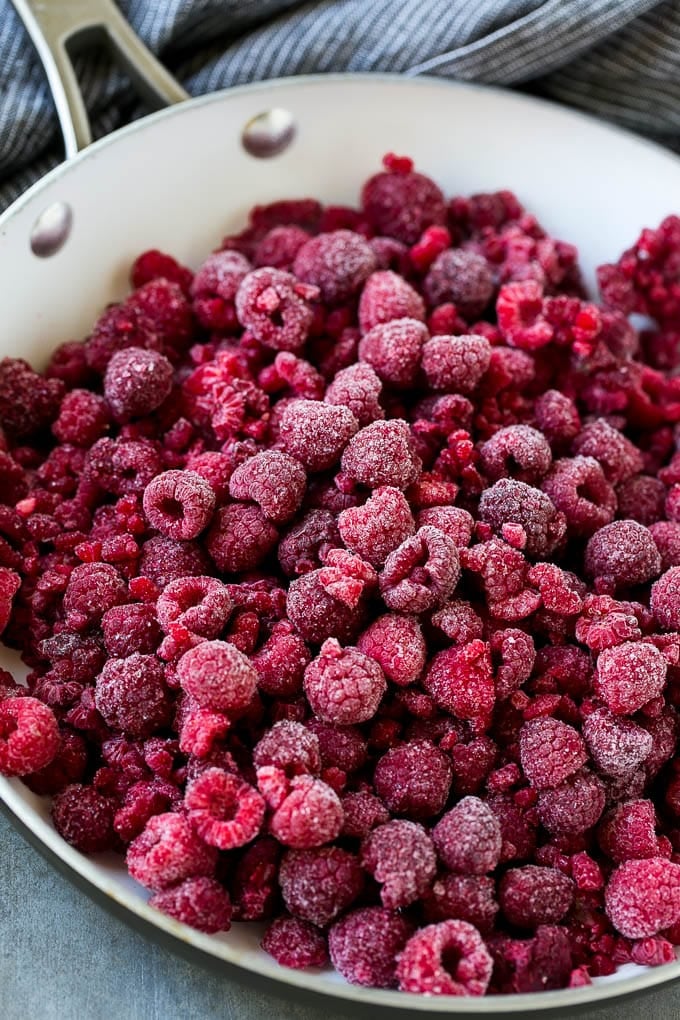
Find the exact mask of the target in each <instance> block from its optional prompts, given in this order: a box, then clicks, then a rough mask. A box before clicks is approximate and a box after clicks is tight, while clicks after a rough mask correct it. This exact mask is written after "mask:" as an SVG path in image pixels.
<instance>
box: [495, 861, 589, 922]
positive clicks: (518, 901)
mask: <svg viewBox="0 0 680 1020" xmlns="http://www.w3.org/2000/svg"><path fill="white" fill-rule="evenodd" d="M573 898H574V883H573V882H572V880H571V879H570V878H568V877H567V876H566V875H563V874H562V872H561V871H558V870H557V869H556V868H539V867H536V866H535V865H533V864H528V865H526V866H525V867H523V868H513V869H511V870H510V871H508V872H506V873H505V875H504V876H503V878H502V879H501V882H500V884H499V887H498V900H499V902H500V905H501V910H502V911H503V913H504V914H505V917H506V918H507V920H508V921H509V922H510V923H511V924H514V925H515V926H516V927H518V928H535V927H536V926H537V925H539V924H557V923H558V922H559V921H561V920H562V918H563V917H564V916H565V914H566V913H567V912H568V910H569V908H570V907H571V904H572V900H573Z"/></svg>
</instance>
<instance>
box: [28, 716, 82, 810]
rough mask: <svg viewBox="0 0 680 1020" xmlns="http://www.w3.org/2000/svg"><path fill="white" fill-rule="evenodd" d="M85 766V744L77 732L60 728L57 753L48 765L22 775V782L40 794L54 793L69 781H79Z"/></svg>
mask: <svg viewBox="0 0 680 1020" xmlns="http://www.w3.org/2000/svg"><path fill="white" fill-rule="evenodd" d="M86 767H87V745H86V743H85V741H84V740H83V738H82V737H81V736H80V735H79V734H78V733H73V732H72V731H71V730H68V729H66V728H65V727H64V728H63V729H62V730H61V733H60V740H59V747H58V749H57V753H56V755H55V756H54V758H53V759H52V761H51V762H50V763H49V764H48V765H44V766H43V767H42V768H41V769H38V771H37V772H32V773H31V774H30V775H27V776H24V777H23V782H24V784H25V785H26V786H27V787H28V788H29V790H32V791H33V793H37V794H39V795H40V796H44V795H45V794H51V795H54V794H55V793H59V791H60V790H63V789H64V787H65V786H68V785H69V783H79V782H80V780H81V779H82V778H83V776H84V774H85V769H86Z"/></svg>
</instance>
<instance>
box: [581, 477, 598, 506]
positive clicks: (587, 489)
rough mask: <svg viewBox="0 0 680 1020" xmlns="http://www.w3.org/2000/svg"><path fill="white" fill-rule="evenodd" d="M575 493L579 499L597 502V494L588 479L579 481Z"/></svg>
mask: <svg viewBox="0 0 680 1020" xmlns="http://www.w3.org/2000/svg"><path fill="white" fill-rule="evenodd" d="M576 495H577V496H578V498H579V499H585V500H586V501H587V502H588V503H597V502H598V494H597V492H596V491H595V488H594V486H593V485H592V484H591V483H590V482H588V481H586V482H581V484H580V485H577V486H576Z"/></svg>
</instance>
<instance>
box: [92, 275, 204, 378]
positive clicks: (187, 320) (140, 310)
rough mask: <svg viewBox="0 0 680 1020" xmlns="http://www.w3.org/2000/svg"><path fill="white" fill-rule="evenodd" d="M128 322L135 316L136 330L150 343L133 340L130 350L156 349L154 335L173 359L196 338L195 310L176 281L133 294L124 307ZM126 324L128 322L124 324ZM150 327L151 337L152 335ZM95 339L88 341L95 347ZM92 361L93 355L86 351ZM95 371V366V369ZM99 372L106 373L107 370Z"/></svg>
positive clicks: (162, 281)
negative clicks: (193, 311)
mask: <svg viewBox="0 0 680 1020" xmlns="http://www.w3.org/2000/svg"><path fill="white" fill-rule="evenodd" d="M123 309H124V311H125V312H126V316H127V320H128V321H129V319H130V317H131V316H132V317H133V319H132V321H133V322H134V323H136V324H137V325H136V329H137V331H138V332H139V333H140V336H141V339H142V340H144V339H145V336H144V334H145V333H146V334H147V336H146V342H143V343H139V342H138V341H137V340H133V341H132V343H127V344H125V346H126V347H131V346H138V347H153V346H154V335H155V337H157V338H158V342H160V343H162V345H163V348H164V351H165V353H167V354H168V356H169V357H170V358H171V359H172V357H173V356H176V354H177V352H180V351H183V350H185V349H186V348H187V347H188V345H189V343H190V342H191V339H192V337H193V333H194V328H195V323H194V317H193V315H192V312H191V306H190V304H189V302H188V300H187V298H186V296H185V294H184V292H183V290H182V287H180V286H179V284H178V283H175V282H174V281H172V280H166V279H157V280H149V282H148V283H145V284H144V285H143V286H141V287H139V289H138V290H136V291H135V292H134V294H131V295H130V296H129V298H128V299H127V300H126V302H125V304H124V306H123ZM123 321H124V323H125V320H123ZM149 326H150V327H151V331H152V332H151V335H149ZM92 342H93V337H92V338H90V340H89V341H88V345H87V346H88V349H89V348H90V347H91V345H92ZM86 355H87V356H88V360H90V358H91V355H92V352H91V351H89V350H88V351H86ZM93 367H94V366H93ZM99 371H103V368H102V369H100V370H99Z"/></svg>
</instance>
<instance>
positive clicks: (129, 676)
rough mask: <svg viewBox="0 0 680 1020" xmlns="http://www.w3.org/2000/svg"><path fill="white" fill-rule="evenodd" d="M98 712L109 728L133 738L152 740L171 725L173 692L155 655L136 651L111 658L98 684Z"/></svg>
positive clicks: (96, 689) (96, 700)
mask: <svg viewBox="0 0 680 1020" xmlns="http://www.w3.org/2000/svg"><path fill="white" fill-rule="evenodd" d="M95 704H96V706H97V710H98V711H99V712H100V714H101V715H102V717H103V718H104V719H105V720H106V722H107V723H108V724H109V726H111V727H113V728H114V729H117V730H122V731H123V732H124V733H129V734H130V735H131V736H133V737H149V736H151V734H152V733H155V732H156V731H157V730H159V729H162V728H163V727H164V726H166V725H167V724H168V722H169V721H170V718H171V714H172V702H171V700H170V692H169V690H168V688H167V686H166V683H165V674H164V670H163V666H162V664H161V663H160V662H159V660H158V659H157V658H156V656H155V655H141V654H140V653H139V652H135V653H134V654H133V655H129V656H128V657H127V658H126V659H109V660H108V661H107V662H106V663H105V665H104V669H103V670H102V672H101V674H100V675H99V677H98V678H97V683H96V685H95Z"/></svg>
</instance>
